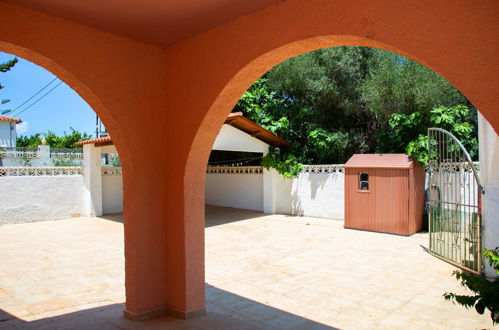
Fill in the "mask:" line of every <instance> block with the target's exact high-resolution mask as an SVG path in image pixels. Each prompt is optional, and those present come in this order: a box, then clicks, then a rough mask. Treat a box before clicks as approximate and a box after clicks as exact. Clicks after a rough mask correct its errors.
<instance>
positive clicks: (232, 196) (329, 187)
mask: <svg viewBox="0 0 499 330" xmlns="http://www.w3.org/2000/svg"><path fill="white" fill-rule="evenodd" d="M265 173H266V174H267V176H264V174H206V185H205V188H206V196H205V200H206V204H209V205H218V206H227V207H235V208H241V209H248V210H255V211H264V210H263V207H264V204H265V203H266V205H271V206H269V207H270V208H269V209H268V210H266V211H265V212H266V213H282V214H292V215H304V216H311V217H320V218H332V219H343V215H344V187H343V182H344V174H343V173H331V174H311V173H302V174H300V176H299V177H298V178H296V179H285V178H283V177H282V176H281V175H279V174H278V173H277V172H275V171H270V172H265ZM265 180H267V181H269V180H270V181H271V186H272V187H269V186H268V185H267V184H265V182H264V181H265ZM270 188H271V190H272V191H269V189H270ZM264 198H265V199H267V200H264Z"/></svg>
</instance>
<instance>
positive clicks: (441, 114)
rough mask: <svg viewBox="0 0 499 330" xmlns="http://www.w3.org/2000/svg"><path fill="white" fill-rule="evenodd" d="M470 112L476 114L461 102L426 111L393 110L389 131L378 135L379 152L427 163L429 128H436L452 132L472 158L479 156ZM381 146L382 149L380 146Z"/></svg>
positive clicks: (476, 137)
mask: <svg viewBox="0 0 499 330" xmlns="http://www.w3.org/2000/svg"><path fill="white" fill-rule="evenodd" d="M470 114H471V115H473V116H476V110H475V111H472V110H470V109H469V108H468V107H466V106H464V105H456V106H454V107H443V106H442V107H438V108H434V109H432V110H431V111H430V112H429V113H421V112H413V113H410V114H404V113H394V114H392V115H391V116H390V119H389V121H388V123H389V125H390V128H391V130H388V131H385V132H384V134H383V135H382V136H381V138H382V140H383V141H384V142H383V143H380V149H379V150H378V151H380V152H405V153H407V154H408V155H409V156H411V158H413V159H415V160H417V161H419V162H420V163H422V164H426V163H427V162H428V137H427V135H426V134H427V129H428V127H438V128H442V129H445V130H447V131H449V132H451V133H452V134H453V135H454V136H455V137H456V138H457V139H458V140H460V141H462V143H463V145H464V147H465V148H466V149H467V150H468V152H469V153H470V156H471V157H472V158H473V159H476V157H477V156H478V136H477V130H476V127H474V126H473V124H472V123H470V119H469V118H470ZM381 148H383V149H381Z"/></svg>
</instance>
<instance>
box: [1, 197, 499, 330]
mask: <svg viewBox="0 0 499 330" xmlns="http://www.w3.org/2000/svg"><path fill="white" fill-rule="evenodd" d="M206 226H207V228H206V282H207V305H206V307H207V315H205V316H201V317H197V318H194V319H191V320H187V321H183V320H178V319H173V318H169V317H162V318H157V319H154V320H149V321H146V322H133V321H129V320H126V319H124V318H123V316H122V312H123V302H124V299H125V297H124V257H123V224H122V222H121V216H112V217H104V218H74V219H67V220H59V221H46V222H38V223H30V224H19V225H9V226H3V227H0V237H2V239H1V241H0V252H1V256H2V262H1V263H0V309H1V313H0V329H10V328H33V329H163V328H165V327H168V328H169V329H177V328H178V329H185V328H193V329H201V328H203V329H233V328H237V329H258V328H261V329H327V328H344V329H358V328H415V329H416V328H417V329H421V328H438V329H445V328H452V329H456V328H460V329H472V328H491V327H492V324H491V322H490V321H489V319H488V316H480V315H478V314H476V313H475V312H474V311H467V310H466V309H464V308H462V307H460V306H455V305H453V304H452V303H450V302H446V301H445V300H444V299H443V298H442V294H443V293H444V292H446V291H453V292H463V289H461V288H460V287H459V285H458V283H457V282H456V280H455V279H454V278H452V277H451V276H450V275H451V273H452V271H453V270H454V268H453V267H452V266H450V265H448V264H446V263H444V262H442V261H440V260H438V259H435V258H434V257H432V256H430V255H428V254H427V253H426V252H425V250H424V247H425V246H427V239H428V237H427V235H426V234H417V235H413V236H411V237H401V236H396V235H388V234H379V233H371V232H364V231H357V230H347V229H343V226H342V222H340V221H334V220H328V219H317V218H306V217H290V216H283V215H270V216H269V215H264V214H261V213H257V212H251V211H244V210H238V209H228V208H219V207H210V206H208V207H207V218H206Z"/></svg>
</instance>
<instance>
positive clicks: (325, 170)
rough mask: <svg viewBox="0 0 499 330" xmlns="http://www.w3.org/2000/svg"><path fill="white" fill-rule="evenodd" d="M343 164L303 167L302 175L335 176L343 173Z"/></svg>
mask: <svg viewBox="0 0 499 330" xmlns="http://www.w3.org/2000/svg"><path fill="white" fill-rule="evenodd" d="M343 172H344V169H343V164H330V165H303V171H302V173H310V174H333V173H343Z"/></svg>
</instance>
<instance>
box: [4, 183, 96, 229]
mask: <svg viewBox="0 0 499 330" xmlns="http://www.w3.org/2000/svg"><path fill="white" fill-rule="evenodd" d="M87 199H88V193H87V190H86V189H85V184H84V181H83V176H82V175H61V176H12V177H2V178H0V225H4V224H13V223H22V222H32V221H40V220H56V219H64V218H71V217H78V216H88V214H89V209H88V202H87Z"/></svg>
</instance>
